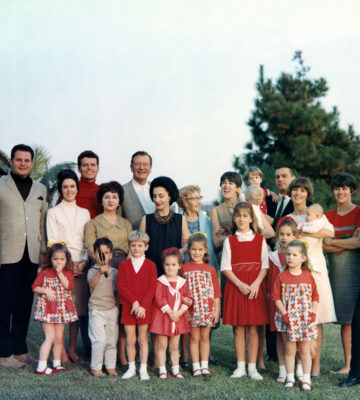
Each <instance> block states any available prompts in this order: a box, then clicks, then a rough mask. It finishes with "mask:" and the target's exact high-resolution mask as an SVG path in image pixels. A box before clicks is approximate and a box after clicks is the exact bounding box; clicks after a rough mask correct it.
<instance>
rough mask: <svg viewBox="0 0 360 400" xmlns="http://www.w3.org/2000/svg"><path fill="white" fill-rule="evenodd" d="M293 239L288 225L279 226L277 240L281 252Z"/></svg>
mask: <svg viewBox="0 0 360 400" xmlns="http://www.w3.org/2000/svg"><path fill="white" fill-rule="evenodd" d="M294 239H295V236H294V233H293V230H292V229H291V227H290V226H288V225H284V226H280V228H279V229H278V232H277V240H278V242H279V244H280V248H281V250H282V251H284V250H285V248H286V246H287V244H288V243H290V242H291V241H292V240H294Z"/></svg>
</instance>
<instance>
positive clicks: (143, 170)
mask: <svg viewBox="0 0 360 400" xmlns="http://www.w3.org/2000/svg"><path fill="white" fill-rule="evenodd" d="M130 168H131V171H132V173H133V179H134V180H135V181H136V182H137V183H139V184H140V185H145V183H146V182H147V179H148V176H149V175H150V172H151V162H150V157H149V156H146V155H145V156H142V155H138V156H135V157H134V159H133V161H132V164H131V165H130Z"/></svg>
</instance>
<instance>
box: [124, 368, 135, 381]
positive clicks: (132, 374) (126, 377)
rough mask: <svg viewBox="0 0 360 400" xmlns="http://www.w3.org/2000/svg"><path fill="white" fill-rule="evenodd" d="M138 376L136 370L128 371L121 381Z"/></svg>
mask: <svg viewBox="0 0 360 400" xmlns="http://www.w3.org/2000/svg"><path fill="white" fill-rule="evenodd" d="M135 375H136V370H132V369H130V368H129V369H128V370H127V371H126V372H125V374H124V375H123V376H122V377H121V379H130V378H132V377H133V376H135Z"/></svg>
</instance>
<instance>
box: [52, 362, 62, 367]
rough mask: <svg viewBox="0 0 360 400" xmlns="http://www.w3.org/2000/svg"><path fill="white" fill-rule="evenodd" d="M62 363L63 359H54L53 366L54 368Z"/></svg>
mask: <svg viewBox="0 0 360 400" xmlns="http://www.w3.org/2000/svg"><path fill="white" fill-rule="evenodd" d="M60 365H61V361H60V360H53V367H54V368H56V367H60Z"/></svg>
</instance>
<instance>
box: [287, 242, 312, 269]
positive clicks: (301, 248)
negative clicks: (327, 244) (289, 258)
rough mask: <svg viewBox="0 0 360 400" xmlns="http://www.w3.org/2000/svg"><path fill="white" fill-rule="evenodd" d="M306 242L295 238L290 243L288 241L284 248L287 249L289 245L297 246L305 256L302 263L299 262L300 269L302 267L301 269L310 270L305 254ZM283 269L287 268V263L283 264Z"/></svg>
mask: <svg viewBox="0 0 360 400" xmlns="http://www.w3.org/2000/svg"><path fill="white" fill-rule="evenodd" d="M306 244H307V243H306ZM306 244H305V242H303V241H302V240H297V239H295V240H292V241H291V242H290V243H288V245H287V246H286V250H287V249H288V248H289V247H299V249H300V253H301V255H303V256H305V257H306V260H305V261H303V262H302V264H301V269H302V270H307V271H310V268H309V258H308V254H307V247H306ZM285 269H289V266H288V265H287V264H286V265H285Z"/></svg>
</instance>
